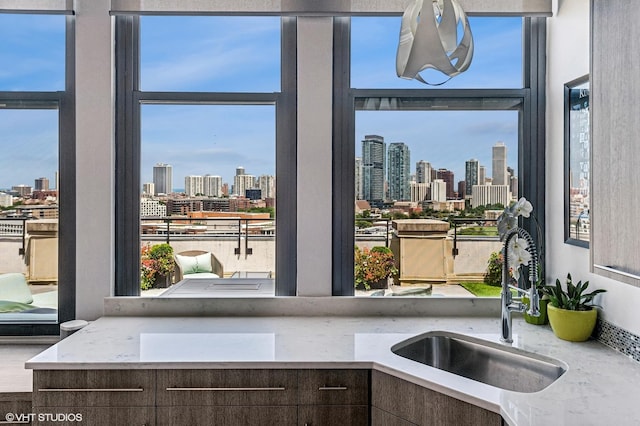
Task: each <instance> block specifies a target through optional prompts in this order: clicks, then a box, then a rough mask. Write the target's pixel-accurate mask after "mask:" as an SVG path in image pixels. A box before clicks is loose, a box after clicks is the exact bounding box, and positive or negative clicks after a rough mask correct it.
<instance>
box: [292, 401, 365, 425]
mask: <svg viewBox="0 0 640 426" xmlns="http://www.w3.org/2000/svg"><path fill="white" fill-rule="evenodd" d="M368 424H369V406H367V405H300V406H299V407H298V425H299V426H335V425H349V426H367V425H368Z"/></svg>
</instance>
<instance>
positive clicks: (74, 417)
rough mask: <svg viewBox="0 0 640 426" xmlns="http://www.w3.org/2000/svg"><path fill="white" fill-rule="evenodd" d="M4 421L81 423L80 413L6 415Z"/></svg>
mask: <svg viewBox="0 0 640 426" xmlns="http://www.w3.org/2000/svg"><path fill="white" fill-rule="evenodd" d="M4 419H5V420H6V421H7V422H10V423H14V422H15V423H29V422H33V421H34V420H36V419H37V420H38V421H39V422H81V421H82V413H7V414H5V416H4Z"/></svg>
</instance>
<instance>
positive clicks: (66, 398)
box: [33, 370, 156, 426]
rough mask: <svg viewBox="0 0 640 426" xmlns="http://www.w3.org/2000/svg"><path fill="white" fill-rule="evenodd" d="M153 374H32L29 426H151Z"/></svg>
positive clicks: (123, 371)
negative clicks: (31, 405) (31, 416)
mask: <svg viewBox="0 0 640 426" xmlns="http://www.w3.org/2000/svg"><path fill="white" fill-rule="evenodd" d="M155 377H156V375H155V371H153V370H55V371H51V370H49V371H43V370H36V371H34V372H33V413H34V416H33V424H34V425H72V424H80V423H84V424H90V425H96V426H102V425H104V426H112V425H117V424H123V425H124V424H131V425H149V426H151V425H155V424H156V423H155Z"/></svg>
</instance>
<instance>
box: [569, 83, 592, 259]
mask: <svg viewBox="0 0 640 426" xmlns="http://www.w3.org/2000/svg"><path fill="white" fill-rule="evenodd" d="M590 151H591V142H590V140H589V75H585V76H582V77H580V78H577V79H575V80H573V81H570V82H568V83H565V85H564V156H565V157H564V240H565V243H567V244H573V245H577V246H580V247H589V238H590V230H591V221H590V217H589V206H590V194H589V190H590V189H589V188H590V185H589V181H590V169H591V164H590V160H589V158H590Z"/></svg>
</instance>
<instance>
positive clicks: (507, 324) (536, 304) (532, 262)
mask: <svg viewBox="0 0 640 426" xmlns="http://www.w3.org/2000/svg"><path fill="white" fill-rule="evenodd" d="M516 235H517V236H518V237H520V238H524V239H525V241H527V244H528V247H527V251H528V252H529V253H530V254H531V259H529V262H528V265H527V266H528V267H529V281H530V283H531V287H530V288H529V291H528V296H529V310H528V311H527V314H529V315H531V316H533V317H537V316H540V298H539V296H538V291H537V289H536V283H537V282H538V255H537V252H536V247H535V245H534V243H533V238H531V235H530V234H529V233H528V232H527V231H525V230H524V229H522V228H520V227H516V228H514V229H512V230H510V231H509V232H508V233H507V234H506V237H505V238H504V247H503V248H502V257H503V264H502V293H501V295H500V298H501V301H502V320H501V324H502V334H501V336H500V340H501V341H502V342H505V343H512V342H513V338H512V336H511V331H512V328H513V327H512V323H511V312H513V311H516V312H524V311H525V310H526V309H527V305H525V304H524V303H522V297H521V295H523V294H527V291H526V290H524V289H521V288H520V287H517V286H514V285H511V284H509V281H510V280H511V277H510V276H509V256H508V253H507V252H508V247H509V241H511V239H512V238H513V237H515V236H516ZM511 289H514V290H516V291H517V294H518V296H516V297H513V296H512V294H511Z"/></svg>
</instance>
